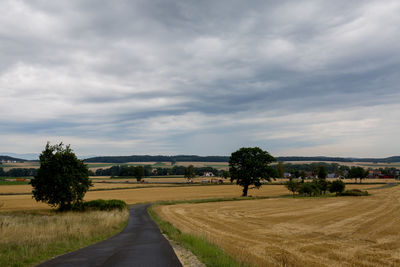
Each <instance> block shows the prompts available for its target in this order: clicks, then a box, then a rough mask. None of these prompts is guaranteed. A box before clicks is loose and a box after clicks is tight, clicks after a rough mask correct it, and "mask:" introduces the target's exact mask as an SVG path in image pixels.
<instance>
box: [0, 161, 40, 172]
mask: <svg viewBox="0 0 400 267" xmlns="http://www.w3.org/2000/svg"><path fill="white" fill-rule="evenodd" d="M39 166H40V163H39V162H35V161H33V162H32V161H25V162H16V163H4V164H1V165H0V167H2V168H3V169H4V171H9V170H10V169H17V168H26V169H30V168H33V169H38V168H39Z"/></svg>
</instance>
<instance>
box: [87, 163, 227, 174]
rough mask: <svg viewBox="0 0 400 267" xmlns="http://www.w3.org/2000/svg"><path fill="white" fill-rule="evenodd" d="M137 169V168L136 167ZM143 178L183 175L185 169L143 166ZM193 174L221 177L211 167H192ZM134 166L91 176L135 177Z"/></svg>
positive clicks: (106, 170) (119, 166)
mask: <svg viewBox="0 0 400 267" xmlns="http://www.w3.org/2000/svg"><path fill="white" fill-rule="evenodd" d="M136 167H138V166H136ZM141 167H142V168H143V176H145V177H146V176H166V175H185V174H186V173H185V171H186V170H187V167H185V166H173V167H172V168H161V167H159V168H152V167H151V165H143V166H141ZM193 172H194V174H195V175H196V176H202V175H203V174H204V173H205V172H210V173H213V175H215V176H222V174H223V171H221V170H217V169H215V168H212V167H193ZM134 173H135V166H125V165H117V166H112V167H111V168H108V169H97V170H96V171H95V172H93V171H91V173H90V175H93V176H122V177H124V176H125V177H126V176H135V174H134Z"/></svg>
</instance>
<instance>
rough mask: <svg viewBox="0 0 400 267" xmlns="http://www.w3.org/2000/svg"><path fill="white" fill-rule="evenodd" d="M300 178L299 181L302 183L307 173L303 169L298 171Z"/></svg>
mask: <svg viewBox="0 0 400 267" xmlns="http://www.w3.org/2000/svg"><path fill="white" fill-rule="evenodd" d="M300 178H301V182H302V183H303V184H304V180H305V179H306V178H307V173H306V172H305V171H304V170H302V171H301V172H300Z"/></svg>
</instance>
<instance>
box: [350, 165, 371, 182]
mask: <svg viewBox="0 0 400 267" xmlns="http://www.w3.org/2000/svg"><path fill="white" fill-rule="evenodd" d="M367 175H368V171H366V170H364V168H363V167H351V168H350V170H349V173H348V175H347V176H348V177H349V178H354V179H355V180H356V182H357V178H359V179H360V184H361V180H362V179H364V178H365V177H367Z"/></svg>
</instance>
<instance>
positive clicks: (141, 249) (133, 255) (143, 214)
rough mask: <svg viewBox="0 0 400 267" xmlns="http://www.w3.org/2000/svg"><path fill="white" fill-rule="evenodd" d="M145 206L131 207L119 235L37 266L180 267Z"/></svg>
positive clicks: (146, 205)
mask: <svg viewBox="0 0 400 267" xmlns="http://www.w3.org/2000/svg"><path fill="white" fill-rule="evenodd" d="M148 206H149V204H143V205H136V206H133V207H132V208H131V209H130V216H129V222H128V225H127V226H126V227H125V229H124V230H123V231H122V232H121V233H119V234H117V235H115V236H113V237H111V238H109V239H107V240H105V241H102V242H99V243H97V244H94V245H91V246H89V247H86V248H82V249H79V250H76V251H74V252H71V253H68V254H64V255H61V256H58V257H56V258H54V259H52V260H49V261H46V262H43V263H41V264H39V265H38V266H40V267H55V266H57V267H58V266H65V267H67V266H68V267H81V266H82V267H84V266H116V267H118V266H146V267H147V266H149V267H152V266H163V267H164V266H171V267H172V266H182V265H181V263H180V261H179V260H178V258H177V256H176V255H175V253H174V250H173V249H172V247H171V246H170V244H169V242H168V241H167V240H166V239H165V238H164V236H163V235H162V234H161V232H160V230H159V229H158V227H157V225H156V224H155V223H154V222H153V220H151V219H150V216H149V215H148V214H147V211H146V208H147V207H148Z"/></svg>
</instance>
